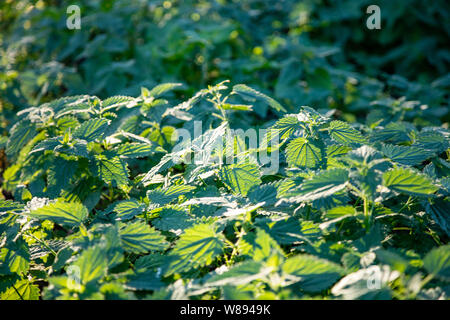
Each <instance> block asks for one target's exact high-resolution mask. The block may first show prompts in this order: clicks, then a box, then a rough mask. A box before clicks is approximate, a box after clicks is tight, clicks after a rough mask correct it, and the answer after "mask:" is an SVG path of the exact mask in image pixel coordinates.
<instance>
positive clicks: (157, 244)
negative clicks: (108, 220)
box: [119, 221, 168, 253]
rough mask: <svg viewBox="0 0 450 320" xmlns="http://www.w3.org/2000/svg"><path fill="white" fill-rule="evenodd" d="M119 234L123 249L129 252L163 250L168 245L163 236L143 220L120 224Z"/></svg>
mask: <svg viewBox="0 0 450 320" xmlns="http://www.w3.org/2000/svg"><path fill="white" fill-rule="evenodd" d="M119 235H120V241H121V242H122V247H123V249H124V250H126V251H129V252H134V253H147V252H149V251H152V250H164V249H166V248H167V246H168V243H167V242H166V240H165V238H164V236H162V235H161V233H159V232H158V231H156V230H155V229H153V228H150V226H149V225H147V224H146V223H145V222H144V221H136V222H133V223H128V224H122V226H121V228H120V231H119Z"/></svg>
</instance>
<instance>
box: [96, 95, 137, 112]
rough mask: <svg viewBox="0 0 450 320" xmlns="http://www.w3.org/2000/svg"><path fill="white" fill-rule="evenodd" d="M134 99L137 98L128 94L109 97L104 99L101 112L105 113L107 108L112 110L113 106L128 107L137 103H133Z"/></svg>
mask: <svg viewBox="0 0 450 320" xmlns="http://www.w3.org/2000/svg"><path fill="white" fill-rule="evenodd" d="M134 100H135V98H133V97H127V96H114V97H109V98H107V99H105V100H103V101H102V108H101V113H103V112H105V111H107V110H111V109H113V108H118V107H121V106H126V107H128V105H135V104H133V103H132V102H133V101H134Z"/></svg>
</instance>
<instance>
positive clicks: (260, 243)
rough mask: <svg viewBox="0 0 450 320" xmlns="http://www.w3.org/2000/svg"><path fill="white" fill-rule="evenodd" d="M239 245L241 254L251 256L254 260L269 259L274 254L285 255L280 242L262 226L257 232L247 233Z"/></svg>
mask: <svg viewBox="0 0 450 320" xmlns="http://www.w3.org/2000/svg"><path fill="white" fill-rule="evenodd" d="M238 247H239V253H240V254H241V255H244V256H250V257H251V258H252V260H253V261H262V260H267V259H269V258H270V257H271V256H272V255H280V256H283V255H284V254H283V250H281V248H280V246H279V245H278V243H277V242H276V241H275V240H274V239H273V238H272V237H271V236H270V235H269V234H268V233H267V232H266V231H264V230H263V229H260V228H257V229H256V233H249V234H246V235H245V236H244V237H243V238H242V240H241V241H240V243H239V245H238Z"/></svg>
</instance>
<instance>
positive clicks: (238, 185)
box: [219, 163, 261, 197]
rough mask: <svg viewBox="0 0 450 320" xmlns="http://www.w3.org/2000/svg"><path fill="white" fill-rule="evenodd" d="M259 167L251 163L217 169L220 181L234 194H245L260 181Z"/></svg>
mask: <svg viewBox="0 0 450 320" xmlns="http://www.w3.org/2000/svg"><path fill="white" fill-rule="evenodd" d="M260 175H261V174H260V172H259V167H258V166H257V165H256V164H251V163H237V164H231V165H226V166H223V167H222V168H221V169H220V170H219V177H220V179H221V180H222V182H223V183H224V184H225V185H226V186H227V187H228V188H230V189H231V191H232V192H233V193H235V194H240V195H242V196H244V197H245V196H246V195H247V193H248V191H249V190H250V189H251V188H252V187H253V186H257V185H259V184H260V183H261V179H260Z"/></svg>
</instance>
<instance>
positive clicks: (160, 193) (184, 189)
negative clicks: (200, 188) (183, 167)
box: [147, 184, 196, 205]
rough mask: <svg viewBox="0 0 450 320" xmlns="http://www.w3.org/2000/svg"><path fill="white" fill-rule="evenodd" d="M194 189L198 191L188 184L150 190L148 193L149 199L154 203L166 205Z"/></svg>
mask: <svg viewBox="0 0 450 320" xmlns="http://www.w3.org/2000/svg"><path fill="white" fill-rule="evenodd" d="M194 189H196V187H194V186H190V185H186V184H180V185H174V186H170V187H167V188H163V189H156V190H149V191H148V192H147V198H148V199H149V200H150V201H151V202H152V203H158V204H160V205H165V204H168V203H170V202H172V201H173V200H176V199H177V198H178V197H179V196H181V195H184V194H187V193H189V192H191V191H192V190H194Z"/></svg>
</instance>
